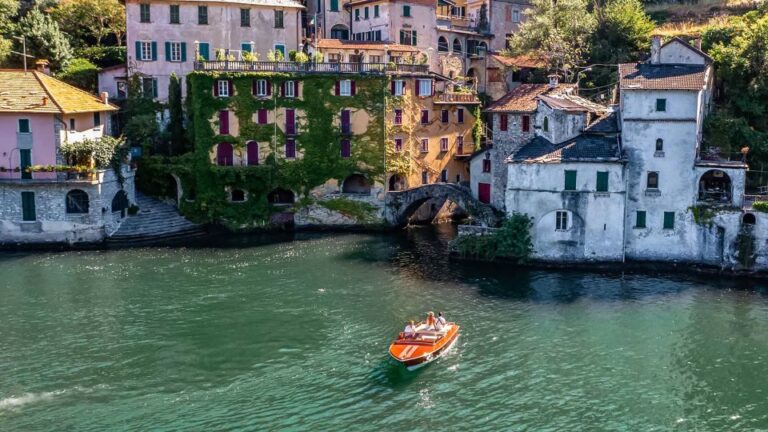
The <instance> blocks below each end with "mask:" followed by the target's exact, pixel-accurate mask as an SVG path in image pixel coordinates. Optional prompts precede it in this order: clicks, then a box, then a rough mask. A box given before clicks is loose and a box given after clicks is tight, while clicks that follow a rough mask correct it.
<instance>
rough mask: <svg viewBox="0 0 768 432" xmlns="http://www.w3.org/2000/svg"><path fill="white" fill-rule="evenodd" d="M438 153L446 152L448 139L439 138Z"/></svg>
mask: <svg viewBox="0 0 768 432" xmlns="http://www.w3.org/2000/svg"><path fill="white" fill-rule="evenodd" d="M440 151H441V152H447V151H448V138H440Z"/></svg>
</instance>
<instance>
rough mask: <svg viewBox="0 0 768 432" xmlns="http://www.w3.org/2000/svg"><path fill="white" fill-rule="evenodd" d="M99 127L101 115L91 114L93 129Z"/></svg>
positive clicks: (98, 113) (97, 113)
mask: <svg viewBox="0 0 768 432" xmlns="http://www.w3.org/2000/svg"><path fill="white" fill-rule="evenodd" d="M98 126H101V113H100V112H95V113H93V127H98Z"/></svg>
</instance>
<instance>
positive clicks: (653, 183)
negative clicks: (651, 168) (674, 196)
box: [646, 172, 659, 189]
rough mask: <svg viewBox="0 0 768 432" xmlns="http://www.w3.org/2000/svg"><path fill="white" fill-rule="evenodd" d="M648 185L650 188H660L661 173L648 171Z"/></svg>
mask: <svg viewBox="0 0 768 432" xmlns="http://www.w3.org/2000/svg"><path fill="white" fill-rule="evenodd" d="M646 187H647V188H648V189H658V188H659V173H657V172H649V173H648V179H647V181H646Z"/></svg>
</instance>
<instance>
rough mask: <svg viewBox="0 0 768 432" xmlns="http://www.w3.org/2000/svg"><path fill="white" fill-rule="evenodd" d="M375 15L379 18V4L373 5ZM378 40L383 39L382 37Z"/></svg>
mask: <svg viewBox="0 0 768 432" xmlns="http://www.w3.org/2000/svg"><path fill="white" fill-rule="evenodd" d="M373 17H374V18H378V17H379V5H374V6H373ZM377 40H381V39H377Z"/></svg>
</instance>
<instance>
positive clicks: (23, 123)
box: [19, 119, 29, 133]
mask: <svg viewBox="0 0 768 432" xmlns="http://www.w3.org/2000/svg"><path fill="white" fill-rule="evenodd" d="M19 133H29V119H19Z"/></svg>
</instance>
